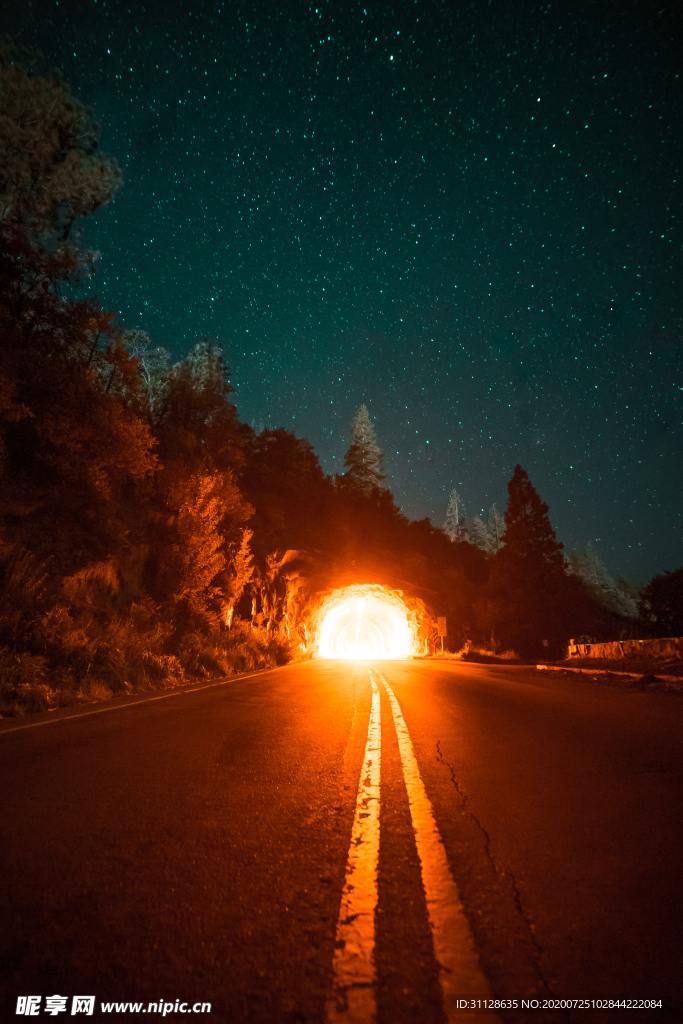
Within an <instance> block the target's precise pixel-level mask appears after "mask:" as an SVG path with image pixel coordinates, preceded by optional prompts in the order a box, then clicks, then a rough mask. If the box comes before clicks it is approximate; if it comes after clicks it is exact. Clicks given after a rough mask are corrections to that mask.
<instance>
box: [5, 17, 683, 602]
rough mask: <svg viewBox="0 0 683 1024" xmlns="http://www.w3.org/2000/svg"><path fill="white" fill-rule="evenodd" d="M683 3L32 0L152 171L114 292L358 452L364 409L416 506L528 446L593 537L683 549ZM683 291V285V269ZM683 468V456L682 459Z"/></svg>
mask: <svg viewBox="0 0 683 1024" xmlns="http://www.w3.org/2000/svg"><path fill="white" fill-rule="evenodd" d="M677 7H678V4H675V3H655V2H653V0H647V2H642V3H629V2H628V0H619V2H609V0H601V2H597V3H594V4H580V3H572V2H568V0H556V2H551V3H532V2H525V0H519V2H513V0H489V2H486V0H477V2H467V3H465V2H457V0H449V2H422V3H416V2H412V0H404V2H402V3H396V4H389V3H377V2H370V0H367V2H366V3H365V4H364V3H362V2H359V3H351V2H348V0H338V2H331V3H322V2H320V3H317V4H309V3H304V2H299V0H281V2H280V3H273V4H270V3H265V2H259V0H252V2H241V0H239V2H228V3H211V4H208V3H203V2H189V0H188V2H184V3H182V4H181V3H179V2H177V0H176V2H175V3H168V4H159V3H155V4H150V3H147V4H145V3H142V4H126V3H120V2H115V0H98V2H96V0H78V2H76V0H70V2H62V3H59V2H48V0H45V2H42V3H40V2H37V0H28V2H26V0H24V2H22V3H17V2H16V0H12V2H11V3H10V4H9V7H7V6H5V11H4V14H3V15H2V16H1V19H0V20H1V22H2V29H3V30H4V31H9V32H11V33H12V34H13V35H15V36H18V38H19V41H20V42H21V43H23V44H27V45H32V46H38V47H39V48H40V49H41V50H42V51H43V53H44V55H45V58H46V61H47V63H48V64H50V65H55V66H58V67H59V68H60V69H61V70H62V72H63V74H64V76H65V78H66V80H67V81H68V83H69V84H70V85H71V87H72V89H73V90H74V92H75V93H76V95H77V96H78V97H79V98H80V99H81V100H82V101H83V102H84V103H86V104H87V105H89V106H92V107H93V108H94V110H95V112H96V115H97V118H98V120H99V122H100V124H101V126H102V148H103V149H104V151H105V152H106V153H108V154H109V155H111V156H114V157H115V158H117V160H118V161H119V163H120V164H121V167H122V169H123V173H124V179H125V184H124V187H123V189H122V191H121V192H120V193H119V195H118V196H117V198H116V200H115V202H114V203H113V204H112V205H111V206H110V207H108V208H106V209H105V210H103V211H102V212H100V213H99V214H98V215H97V216H96V217H95V218H94V219H93V220H92V221H91V222H90V223H89V224H88V225H87V228H86V230H85V240H86V242H87V244H88V245H89V246H92V247H93V248H96V249H98V250H100V251H101V254H102V256H101V260H100V263H99V270H98V273H97V277H96V280H95V283H94V289H95V292H96V294H97V295H99V296H100V297H101V299H102V301H103V303H104V304H105V306H106V307H107V308H111V309H116V310H118V311H119V312H120V314H121V319H122V322H123V323H124V325H125V326H126V327H130V328H137V327H140V328H144V329H146V330H147V331H149V333H150V334H151V336H152V338H153V339H154V341H155V342H156V343H157V344H161V345H164V346H165V347H167V348H169V349H170V350H171V352H172V353H173V354H174V355H175V356H177V357H180V355H181V354H183V353H184V351H186V349H187V348H188V347H189V346H190V345H191V344H192V343H193V342H194V340H195V339H196V338H197V336H199V335H211V336H214V337H216V338H217V339H219V340H220V341H221V343H222V344H223V345H224V348H225V351H226V353H227V357H228V361H229V363H230V365H231V366H232V368H233V379H234V383H235V386H236V390H237V403H238V408H239V411H240V414H241V416H242V418H243V419H245V420H247V421H248V422H252V421H253V422H254V423H255V425H260V424H263V425H265V426H267V427H268V426H272V427H275V426H284V427H287V428H289V429H292V430H294V431H295V432H297V433H299V434H301V435H303V436H305V437H307V438H308V439H309V440H310V441H311V442H312V443H313V444H314V446H315V448H316V450H317V451H318V453H319V455H320V457H321V461H322V463H323V466H324V468H325V469H326V470H328V471H332V472H336V471H340V469H341V468H342V460H343V454H344V449H345V447H346V443H347V437H348V427H349V421H350V419H351V417H352V415H353V412H354V409H355V408H356V406H358V404H360V403H361V402H363V401H365V402H367V404H368V406H369V408H370V411H371V413H372V415H373V418H374V419H375V423H376V426H377V430H378V435H379V440H380V443H381V445H382V446H383V448H384V450H385V454H386V468H387V471H388V477H389V481H390V484H391V486H392V489H393V491H394V494H395V496H396V499H397V501H398V502H399V504H400V506H401V507H402V508H403V509H404V511H405V512H406V513H408V514H409V515H411V516H415V517H422V516H425V515H428V516H430V517H431V518H432V519H433V520H434V522H435V523H437V524H439V525H440V524H441V523H442V521H443V517H444V513H445V506H446V499H447V494H448V491H449V489H450V488H451V487H452V486H457V487H458V488H459V490H461V492H462V493H463V495H464V498H465V501H466V503H467V508H468V512H470V513H471V514H475V513H478V512H480V510H481V509H482V508H487V507H488V506H489V505H490V503H491V502H493V501H495V502H497V503H498V504H499V506H500V507H501V508H503V507H504V505H505V500H506V494H505V485H506V482H507V480H508V478H509V477H510V475H511V472H512V469H513V466H514V464H515V463H516V462H521V463H522V465H523V466H524V467H525V468H526V469H527V470H528V472H529V474H530V476H531V479H532V480H533V482H534V483H535V484H536V486H537V488H538V490H539V491H540V493H541V495H542V497H543V498H544V499H545V500H546V501H547V502H548V503H549V505H550V510H551V517H552V520H553V523H554V525H555V527H556V529H557V532H558V534H559V536H560V539H561V540H563V541H564V543H565V545H566V546H567V547H568V548H574V547H579V548H581V547H583V546H585V544H586V543H587V542H591V543H592V544H593V545H594V546H595V548H596V549H597V551H598V552H599V553H600V554H601V556H602V557H603V559H604V560H605V561H606V563H607V565H608V567H609V568H610V569H611V570H612V571H613V572H614V573H624V574H626V575H628V576H630V577H631V578H632V579H634V580H635V581H636V582H642V581H644V580H646V579H647V578H648V577H649V576H651V575H652V574H653V573H654V572H657V571H661V570H663V569H674V568H677V567H678V566H679V565H680V564H681V562H682V561H683V546H682V537H683V529H682V527H683V521H682V509H683V502H682V501H681V485H680V471H679V470H678V461H679V457H680V451H681V445H680V440H681V431H680V420H681V417H680V400H681V383H682V382H681V374H680V355H679V353H680V340H679V339H680V337H681V322H682V319H683V317H682V312H683V298H682V291H683V279H682V277H681V272H680V250H681V235H680V216H679V212H680V172H681V146H680V134H681V133H680V127H679V121H680V118H681V103H680V99H681V91H680V85H681V80H680V76H679V73H678V71H677V65H678V63H679V60H678V58H679V50H678V44H677V42H676V40H677V38H680V37H679V35H678V26H677V24H676V21H675V17H674V14H675V11H676V8H677ZM677 279H678V280H677ZM677 470H678V471H677Z"/></svg>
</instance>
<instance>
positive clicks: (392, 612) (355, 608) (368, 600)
mask: <svg viewBox="0 0 683 1024" xmlns="http://www.w3.org/2000/svg"><path fill="white" fill-rule="evenodd" d="M414 653H415V630H414V626H413V624H412V622H411V616H410V612H409V610H408V608H407V606H406V605H405V604H404V602H403V601H402V600H401V598H400V597H399V595H398V594H396V593H394V592H393V591H391V590H388V589H386V588H385V587H381V586H376V585H370V584H368V585H358V586H351V587H344V588H343V589H341V590H336V591H334V593H333V594H331V595H330V597H328V598H327V600H326V601H325V603H324V604H323V607H322V609H321V615H320V626H319V629H318V649H317V655H318V657H319V658H341V659H344V660H346V661H374V660H376V659H387V658H410V657H412V655H413V654H414Z"/></svg>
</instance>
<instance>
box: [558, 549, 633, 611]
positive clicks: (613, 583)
mask: <svg viewBox="0 0 683 1024" xmlns="http://www.w3.org/2000/svg"><path fill="white" fill-rule="evenodd" d="M567 568H568V569H569V572H570V573H572V574H573V575H574V576H578V577H579V578H580V579H582V580H583V582H584V583H585V584H586V586H587V587H588V589H589V590H590V592H591V594H592V595H593V596H594V597H595V599H596V601H597V602H598V604H599V605H600V607H602V608H604V609H605V610H606V611H608V612H610V613H612V615H616V616H619V617H620V618H622V619H634V618H636V617H637V615H638V600H637V594H635V593H634V591H633V588H632V587H631V586H630V584H629V583H628V582H627V581H626V580H624V579H619V580H615V579H614V578H613V577H612V576H611V574H610V573H609V571H608V569H607V567H606V566H605V564H604V562H603V561H602V559H601V558H600V556H599V554H598V553H597V551H596V550H595V548H594V547H593V545H592V544H588V545H587V546H586V550H585V551H584V553H583V554H579V553H578V552H576V551H572V552H571V553H570V554H569V556H568V558H567Z"/></svg>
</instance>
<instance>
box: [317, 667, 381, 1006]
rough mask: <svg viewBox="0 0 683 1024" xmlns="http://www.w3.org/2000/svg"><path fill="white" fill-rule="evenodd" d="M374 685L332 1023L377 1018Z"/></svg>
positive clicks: (378, 732)
mask: <svg viewBox="0 0 683 1024" xmlns="http://www.w3.org/2000/svg"><path fill="white" fill-rule="evenodd" d="M371 683H372V705H371V708H370V720H369V722H368V738H367V740H366V743H365V754H364V757H363V765H362V768H361V773H360V781H359V783H358V795H357V797H356V813H355V816H354V819H353V827H352V829H351V844H350V846H349V854H348V859H347V862H346V876H345V879H344V888H343V889H342V897H341V905H340V907H339V917H338V920H337V934H336V943H335V952H334V959H333V962H332V972H333V981H332V989H331V992H330V996H329V998H328V1000H327V1002H326V1004H325V1021H326V1022H327V1024H373V1022H374V1021H375V1019H376V1016H377V999H376V991H375V981H376V973H375V910H376V908H377V869H378V866H379V801H380V761H381V746H382V734H381V728H380V695H379V689H378V688H377V684H376V683H375V681H374V680H371Z"/></svg>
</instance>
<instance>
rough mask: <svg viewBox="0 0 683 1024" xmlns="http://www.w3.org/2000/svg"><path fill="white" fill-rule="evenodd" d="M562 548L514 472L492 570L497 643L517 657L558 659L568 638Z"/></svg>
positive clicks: (519, 472) (527, 484)
mask: <svg viewBox="0 0 683 1024" xmlns="http://www.w3.org/2000/svg"><path fill="white" fill-rule="evenodd" d="M567 582H568V577H567V575H566V572H565V565H564V556H563V553H562V544H560V542H559V541H558V540H557V538H556V536H555V531H554V530H553V528H552V525H551V523H550V519H549V517H548V506H547V505H546V504H545V502H543V501H542V500H541V498H540V497H539V495H538V492H537V491H536V489H535V488H534V486H533V484H532V483H531V481H530V479H529V477H528V475H527V473H526V471H525V470H524V469H522V467H521V466H516V467H515V471H514V473H513V476H512V479H511V480H510V482H509V484H508V507H507V510H506V513H505V540H504V543H503V546H502V547H501V549H500V551H499V552H498V554H497V555H496V559H495V568H494V586H493V590H494V605H495V613H494V618H495V631H496V635H497V639H498V642H499V643H500V644H502V645H503V646H505V647H513V648H514V649H515V650H517V651H518V652H519V653H520V654H522V655H525V656H528V655H534V656H535V655H538V654H541V653H552V654H559V653H560V651H561V647H562V643H563V641H564V640H565V639H566V637H567V636H568V635H569V632H568V630H570V629H571V627H570V626H569V625H568V624H567V622H568V618H569V612H570V609H569V604H570V597H571V595H570V591H571V590H572V587H571V584H569V585H568V586H567V585H566V584H567Z"/></svg>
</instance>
